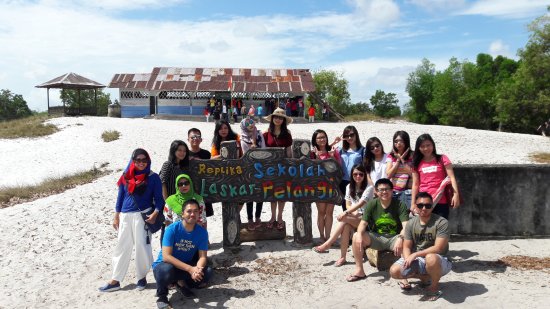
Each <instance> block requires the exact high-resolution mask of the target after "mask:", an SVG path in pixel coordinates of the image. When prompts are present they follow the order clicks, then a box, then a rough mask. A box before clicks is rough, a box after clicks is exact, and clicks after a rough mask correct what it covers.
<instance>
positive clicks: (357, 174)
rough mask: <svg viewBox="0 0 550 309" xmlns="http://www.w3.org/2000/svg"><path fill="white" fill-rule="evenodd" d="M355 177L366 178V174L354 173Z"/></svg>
mask: <svg viewBox="0 0 550 309" xmlns="http://www.w3.org/2000/svg"><path fill="white" fill-rule="evenodd" d="M353 176H361V177H365V174H364V173H353Z"/></svg>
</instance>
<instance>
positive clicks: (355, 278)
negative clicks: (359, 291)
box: [346, 275, 367, 282]
mask: <svg viewBox="0 0 550 309" xmlns="http://www.w3.org/2000/svg"><path fill="white" fill-rule="evenodd" d="M365 278H367V276H357V275H349V276H348V277H347V278H346V281H347V282H355V281H359V280H363V279H365Z"/></svg>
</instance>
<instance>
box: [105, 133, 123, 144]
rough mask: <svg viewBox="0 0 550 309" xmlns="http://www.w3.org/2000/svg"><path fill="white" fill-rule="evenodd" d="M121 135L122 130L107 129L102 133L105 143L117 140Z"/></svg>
mask: <svg viewBox="0 0 550 309" xmlns="http://www.w3.org/2000/svg"><path fill="white" fill-rule="evenodd" d="M119 137H120V132H118V131H116V130H107V131H104V132H103V133H102V134H101V138H102V139H103V141H104V142H105V143H108V142H112V141H116V140H117V139H118V138H119Z"/></svg>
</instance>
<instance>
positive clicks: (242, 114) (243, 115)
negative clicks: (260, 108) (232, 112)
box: [241, 104, 247, 118]
mask: <svg viewBox="0 0 550 309" xmlns="http://www.w3.org/2000/svg"><path fill="white" fill-rule="evenodd" d="M246 111H247V108H246V104H243V106H242V107H241V116H242V117H243V118H244V117H245V116H246Z"/></svg>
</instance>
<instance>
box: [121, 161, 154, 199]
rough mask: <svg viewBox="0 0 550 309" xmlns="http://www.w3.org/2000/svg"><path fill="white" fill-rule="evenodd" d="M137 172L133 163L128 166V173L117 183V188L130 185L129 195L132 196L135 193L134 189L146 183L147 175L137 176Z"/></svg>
mask: <svg viewBox="0 0 550 309" xmlns="http://www.w3.org/2000/svg"><path fill="white" fill-rule="evenodd" d="M135 170H136V166H135V164H134V162H133V161H132V162H131V163H130V165H129V166H128V170H127V171H126V173H124V174H122V175H121V176H120V178H119V179H118V182H117V186H120V185H124V186H126V185H128V193H130V194H132V193H134V189H135V188H136V187H138V186H140V185H142V184H143V183H145V177H146V176H147V174H146V173H143V174H140V175H136V174H135Z"/></svg>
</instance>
